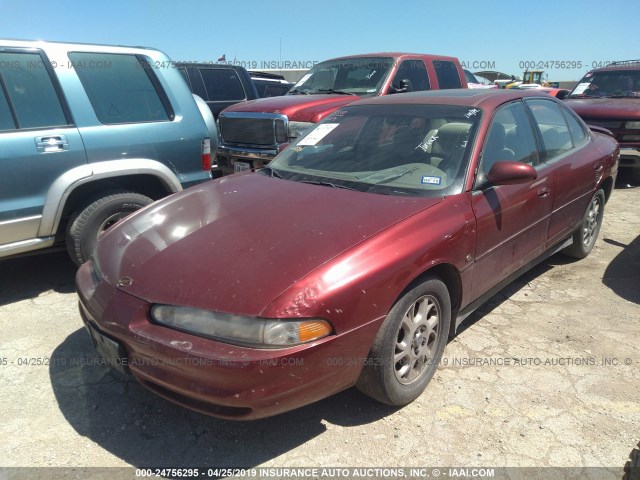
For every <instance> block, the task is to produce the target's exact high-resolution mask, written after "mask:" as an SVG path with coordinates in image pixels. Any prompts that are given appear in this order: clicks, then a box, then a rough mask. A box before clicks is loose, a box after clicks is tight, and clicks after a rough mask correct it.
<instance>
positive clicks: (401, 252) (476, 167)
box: [76, 75, 618, 419]
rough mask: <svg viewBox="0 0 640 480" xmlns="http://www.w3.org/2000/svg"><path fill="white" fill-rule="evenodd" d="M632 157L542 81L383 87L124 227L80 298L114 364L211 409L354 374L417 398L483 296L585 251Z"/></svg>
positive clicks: (246, 409) (387, 391)
mask: <svg viewBox="0 0 640 480" xmlns="http://www.w3.org/2000/svg"><path fill="white" fill-rule="evenodd" d="M364 77H365V78H366V75H365V76H364ZM378 81H382V80H381V79H380V80H378ZM354 88H355V87H354ZM364 88H366V87H364ZM617 157H618V145H617V143H616V142H615V141H614V140H613V139H612V138H611V137H609V136H607V135H601V134H594V133H592V132H590V131H589V129H588V128H587V126H586V125H585V124H584V122H582V120H580V118H579V117H578V116H577V115H575V114H574V113H573V112H572V111H571V110H569V109H568V108H567V107H565V106H564V105H563V104H562V102H560V101H558V100H556V99H555V98H552V97H550V96H549V95H546V94H542V93H537V92H531V91H511V92H508V91H504V90H486V91H482V90H466V89H464V90H462V89H461V90H458V91H453V90H448V91H442V92H417V93H407V94H404V95H391V96H386V97H379V98H376V97H375V96H372V97H371V98H368V99H365V100H362V101H359V102H356V103H353V104H351V105H344V106H342V107H340V108H338V109H337V110H335V111H334V112H333V113H331V114H330V115H328V116H327V117H326V118H325V119H324V120H323V121H322V122H320V123H319V124H317V125H314V126H313V127H312V128H311V129H308V130H307V131H306V132H305V133H304V134H300V135H299V137H298V139H297V140H296V141H295V142H294V143H293V144H292V145H291V147H289V148H288V149H287V150H285V151H284V152H282V153H281V154H280V155H279V156H278V157H277V158H276V159H275V160H274V161H273V162H271V163H270V164H269V165H268V166H267V167H265V168H263V169H261V170H259V171H258V172H256V173H251V172H245V173H243V174H238V175H233V176H230V177H224V178H222V179H220V180H217V181H215V182H208V183H207V184H203V185H201V186H198V187H195V188H193V189H190V190H188V191H186V192H183V193H180V194H177V195H174V196H172V197H171V198H169V199H166V200H164V201H160V202H157V203H155V204H154V205H151V206H149V207H148V208H146V209H145V210H143V211H140V212H137V213H136V214H134V215H133V216H131V217H130V218H129V219H126V220H125V221H123V222H121V223H120V224H118V225H116V226H115V227H113V228H111V229H110V230H109V231H108V232H106V234H105V235H103V236H102V237H101V239H100V241H99V242H98V248H97V252H96V256H95V259H94V260H93V261H92V262H89V263H87V264H85V265H84V266H83V267H82V268H81V269H80V270H79V272H78V274H77V278H76V282H77V287H78V294H79V297H80V308H81V310H80V311H81V314H82V317H83V319H84V322H85V325H86V327H87V329H88V331H89V333H90V335H91V337H92V338H93V341H94V344H95V345H96V348H97V349H98V351H99V352H100V353H101V354H102V355H103V356H104V357H105V358H106V359H107V360H108V361H109V362H110V363H111V364H112V365H114V366H116V367H117V368H119V369H120V370H122V371H124V372H126V373H132V374H133V375H134V376H135V378H136V379H137V380H138V381H140V383H141V384H142V385H144V386H145V387H146V388H148V389H150V390H151V391H153V392H155V393H157V394H158V395H160V396H162V397H164V398H166V399H168V400H170V401H173V402H175V403H178V404H180V405H183V406H185V407H188V408H191V409H194V410H197V411H200V412H203V413H206V414H210V415H215V416H219V417H224V418H230V419H250V418H259V417H265V416H269V415H275V414H278V413H281V412H285V411H287V410H291V409H293V408H297V407H300V406H302V405H305V404H308V403H311V402H314V401H316V400H319V399H322V398H324V397H327V396H329V395H332V394H334V393H336V392H338V391H340V390H343V389H346V388H349V387H351V386H353V385H357V387H358V388H359V389H361V390H362V391H363V392H364V393H366V394H367V395H370V396H371V397H373V398H375V399H377V400H379V401H381V402H383V403H387V404H390V405H395V406H400V405H405V404H407V403H409V402H411V401H412V400H414V399H415V398H417V397H418V396H419V395H420V394H421V393H422V391H423V390H424V389H425V387H426V386H427V384H428V383H429V381H430V379H431V378H432V377H433V375H434V373H435V370H436V368H437V365H438V364H439V362H440V360H441V358H442V355H443V351H444V348H445V345H446V343H447V338H448V337H449V335H452V334H454V333H455V331H456V328H457V327H458V326H459V324H460V323H461V322H462V321H463V320H464V319H465V318H466V317H467V316H468V315H470V314H471V312H473V311H474V310H475V309H476V308H477V307H478V306H479V305H481V304H482V303H483V302H484V301H485V300H486V299H488V298H489V297H490V296H492V295H493V294H494V293H496V292H497V291H498V290H500V289H501V288H502V287H504V286H505V285H506V284H507V283H508V282H509V281H511V280H512V279H514V278H516V277H517V276H518V275H520V274H521V273H523V272H524V271H526V270H527V269H529V268H530V267H532V266H533V265H535V264H536V263H537V262H539V261H540V260H542V259H544V258H546V257H548V256H550V255H551V254H553V253H555V252H558V251H564V252H565V253H567V254H569V255H571V256H574V257H577V258H583V257H586V256H587V255H588V254H589V252H590V251H591V249H592V248H593V246H594V243H595V241H596V238H597V236H598V232H599V229H600V225H601V222H602V216H603V213H604V206H605V202H606V201H607V199H608V198H609V196H610V194H611V191H612V188H613V183H614V180H615V178H614V177H615V172H616V164H617ZM200 252H206V254H200ZM166 272H171V275H169V276H167V275H166V274H165V273H166ZM203 286H206V287H204V288H203Z"/></svg>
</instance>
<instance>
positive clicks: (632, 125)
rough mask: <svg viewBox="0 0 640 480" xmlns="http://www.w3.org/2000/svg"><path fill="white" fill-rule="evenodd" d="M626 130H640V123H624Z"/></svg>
mask: <svg viewBox="0 0 640 480" xmlns="http://www.w3.org/2000/svg"><path fill="white" fill-rule="evenodd" d="M624 128H626V129H628V130H640V122H624Z"/></svg>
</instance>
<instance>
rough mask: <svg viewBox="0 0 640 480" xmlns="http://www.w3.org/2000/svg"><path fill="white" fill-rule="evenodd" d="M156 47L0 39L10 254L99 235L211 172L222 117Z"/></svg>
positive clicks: (77, 243)
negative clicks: (213, 112)
mask: <svg viewBox="0 0 640 480" xmlns="http://www.w3.org/2000/svg"><path fill="white" fill-rule="evenodd" d="M170 63H171V62H170V60H169V59H168V58H167V57H166V56H165V55H164V54H163V53H162V52H159V51H157V50H153V49H149V48H138V47H136V48H132V47H112V46H105V45H82V44H69V43H48V42H27V41H14V40H0V257H8V256H11V255H16V254H21V253H24V252H30V251H33V250H38V249H44V248H48V247H53V246H55V245H58V244H65V242H66V246H67V249H68V251H69V255H70V256H71V258H72V260H73V261H74V262H76V263H77V264H80V263H82V262H84V261H85V260H87V259H89V258H91V256H92V255H93V249H94V248H95V243H96V237H97V236H98V234H99V233H100V232H103V231H104V230H106V229H108V228H110V227H111V226H112V225H113V224H114V223H116V222H117V221H118V220H120V219H121V218H123V217H125V216H126V215H128V214H130V213H131V212H132V211H134V210H136V209H138V208H140V207H142V206H145V205H147V204H149V203H151V202H152V201H153V200H156V199H158V198H161V197H164V196H166V195H168V194H170V193H174V192H178V191H180V190H182V189H183V188H186V187H189V186H192V185H195V184H197V183H200V182H202V181H205V180H208V179H210V178H211V173H210V169H211V151H212V149H213V151H215V148H216V145H217V139H218V136H217V132H216V125H215V122H214V120H213V116H212V115H211V112H210V111H209V109H208V108H207V106H206V104H205V103H204V101H202V100H201V99H199V98H197V97H194V95H192V93H191V92H190V91H189V89H188V88H187V86H186V85H185V83H184V81H183V80H182V79H181V78H180V74H179V73H178V72H177V71H176V70H175V69H173V68H167V66H168V65H170Z"/></svg>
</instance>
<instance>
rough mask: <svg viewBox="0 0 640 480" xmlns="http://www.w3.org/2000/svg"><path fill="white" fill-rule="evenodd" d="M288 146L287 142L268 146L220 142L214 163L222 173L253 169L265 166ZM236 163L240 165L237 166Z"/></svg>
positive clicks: (227, 173) (228, 173)
mask: <svg viewBox="0 0 640 480" xmlns="http://www.w3.org/2000/svg"><path fill="white" fill-rule="evenodd" d="M288 146H289V144H288V143H285V144H282V145H276V146H271V147H268V148H251V147H241V146H233V145H226V144H222V145H220V146H219V147H218V150H217V152H216V163H217V164H218V169H219V170H220V171H221V172H222V173H223V174H224V175H230V174H232V173H238V172H240V171H244V170H248V169H250V170H255V169H258V168H261V167H263V166H265V165H266V164H267V163H269V162H270V161H271V160H273V158H274V157H275V156H276V155H277V154H278V153H279V152H281V151H282V150H284V149H285V148H287V147H288ZM238 165H242V166H241V167H238ZM245 165H246V166H247V167H248V168H247V167H245Z"/></svg>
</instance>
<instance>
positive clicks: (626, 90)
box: [565, 60, 640, 183]
mask: <svg viewBox="0 0 640 480" xmlns="http://www.w3.org/2000/svg"><path fill="white" fill-rule="evenodd" d="M565 103H566V104H567V106H569V107H571V108H572V109H573V110H574V111H575V112H576V113H577V114H578V115H580V116H581V117H582V118H583V120H584V121H585V122H586V123H587V124H589V125H596V126H598V127H603V128H606V129H608V130H610V131H611V132H612V133H613V136H614V137H615V139H616V140H617V141H618V142H619V143H620V177H619V178H620V179H622V180H623V181H632V182H634V183H637V182H640V60H624V61H620V62H614V63H611V64H609V65H607V66H606V67H602V68H596V69H594V70H591V71H590V72H587V74H586V75H585V76H584V77H583V78H582V80H580V82H578V85H577V86H576V87H575V88H574V89H573V91H572V92H571V94H570V95H569V96H568V97H567V99H566V100H565Z"/></svg>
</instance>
